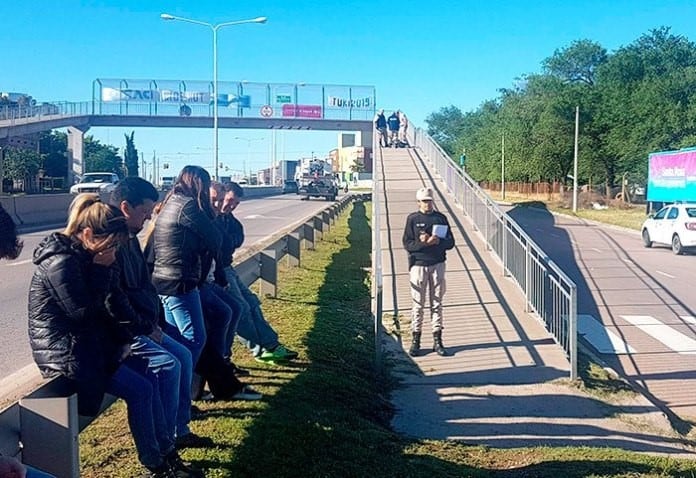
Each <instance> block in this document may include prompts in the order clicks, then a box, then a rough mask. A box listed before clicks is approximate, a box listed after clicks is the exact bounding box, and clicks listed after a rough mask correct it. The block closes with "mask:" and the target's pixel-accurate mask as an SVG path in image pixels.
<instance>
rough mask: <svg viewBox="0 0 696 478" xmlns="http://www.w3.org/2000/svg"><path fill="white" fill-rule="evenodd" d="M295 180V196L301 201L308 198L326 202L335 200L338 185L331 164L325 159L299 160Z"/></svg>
mask: <svg viewBox="0 0 696 478" xmlns="http://www.w3.org/2000/svg"><path fill="white" fill-rule="evenodd" d="M295 180H296V181H297V184H298V191H297V194H299V195H300V196H302V199H303V200H307V199H309V198H310V197H323V198H325V199H326V200H327V201H335V200H336V196H337V195H338V183H337V181H336V176H335V175H334V172H333V168H332V167H331V163H330V162H329V161H327V160H325V159H318V158H304V159H301V160H300V164H299V168H298V170H297V172H296V174H295Z"/></svg>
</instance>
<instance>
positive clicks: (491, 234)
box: [411, 128, 578, 379]
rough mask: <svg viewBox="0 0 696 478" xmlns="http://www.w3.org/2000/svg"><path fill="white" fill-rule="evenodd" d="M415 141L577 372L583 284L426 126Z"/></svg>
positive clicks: (416, 132) (575, 376)
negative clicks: (579, 301)
mask: <svg viewBox="0 0 696 478" xmlns="http://www.w3.org/2000/svg"><path fill="white" fill-rule="evenodd" d="M414 133H415V134H414V142H413V143H411V144H413V145H415V146H417V147H419V148H420V149H421V151H422V152H423V153H424V154H425V156H426V157H427V158H428V160H429V161H430V162H431V163H432V165H433V166H434V168H435V171H437V173H438V174H439V175H440V177H441V178H442V181H443V182H444V183H445V185H446V187H447V189H448V190H449V192H450V193H451V194H452V195H453V196H454V198H455V201H456V202H457V203H459V205H460V206H461V207H462V210H463V211H464V214H465V215H467V216H468V217H469V219H470V221H471V223H472V225H473V226H474V228H476V229H477V230H478V231H479V232H480V234H481V235H482V237H483V239H484V240H485V241H486V244H487V247H488V248H489V249H490V250H491V252H492V253H493V254H494V255H495V256H497V257H498V259H499V260H500V262H501V264H502V267H503V275H505V276H509V277H511V278H512V279H513V281H514V282H515V283H516V284H517V286H518V287H519V288H520V290H521V292H522V293H523V294H524V297H525V304H526V309H527V311H528V312H531V313H534V314H535V315H536V316H537V317H538V318H539V319H540V320H541V321H542V323H543V324H544V326H545V327H546V329H547V330H548V331H549V333H550V334H551V335H552V336H553V337H554V339H555V340H556V342H557V343H558V344H559V345H560V346H561V347H562V348H563V350H564V351H565V353H566V356H567V357H568V360H569V362H570V378H571V379H576V378H577V374H578V372H577V288H576V285H575V283H574V282H573V281H572V280H570V278H569V277H568V276H567V275H566V274H565V273H564V272H563V271H562V270H561V268H560V267H558V266H557V265H556V264H555V263H554V262H553V261H552V260H551V259H550V258H549V257H548V256H547V255H546V253H545V252H544V251H543V250H542V249H541V248H540V247H539V246H538V245H537V244H536V243H535V242H534V241H533V240H532V239H531V238H530V237H529V236H528V235H527V234H526V233H525V232H524V230H523V229H522V228H521V227H520V226H519V225H518V224H517V223H516V222H515V221H514V220H513V219H512V218H511V217H509V216H508V215H507V214H505V212H503V211H502V210H501V209H500V207H499V206H498V205H497V204H496V202H495V201H493V199H491V197H490V196H488V194H486V192H485V191H483V190H482V189H481V188H480V187H479V186H478V184H476V182H475V181H474V180H473V179H472V178H471V177H470V176H469V175H468V174H466V173H465V172H463V171H461V170H460V169H459V166H457V164H456V163H455V162H454V161H453V160H452V159H451V158H450V157H449V156H448V155H447V154H446V153H445V152H444V151H443V150H442V148H440V146H439V145H438V144H437V143H436V142H435V141H434V140H433V139H432V138H431V137H430V136H429V135H428V134H427V133H425V132H424V131H423V130H421V129H420V128H419V129H417V130H416V131H415V132H414Z"/></svg>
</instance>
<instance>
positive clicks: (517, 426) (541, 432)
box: [375, 148, 685, 455]
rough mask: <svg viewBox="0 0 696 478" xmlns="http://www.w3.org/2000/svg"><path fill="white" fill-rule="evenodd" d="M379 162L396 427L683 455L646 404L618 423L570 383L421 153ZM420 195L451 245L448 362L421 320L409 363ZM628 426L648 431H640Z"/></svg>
mask: <svg viewBox="0 0 696 478" xmlns="http://www.w3.org/2000/svg"><path fill="white" fill-rule="evenodd" d="M375 159H376V164H375V167H376V168H381V170H382V171H383V177H384V193H383V197H382V201H381V202H380V208H381V211H380V213H381V214H382V216H381V217H382V220H381V231H380V238H381V244H382V251H381V255H382V267H383V273H384V288H383V310H384V314H383V325H384V328H385V330H386V331H387V335H386V338H385V343H384V345H385V349H386V350H387V352H386V353H387V354H388V357H389V359H391V360H393V363H394V364H395V368H394V371H395V373H396V375H397V377H398V379H399V380H400V382H401V386H400V387H399V388H398V389H397V390H396V391H395V392H394V395H393V397H392V403H393V404H394V406H395V408H396V415H395V417H394V419H393V422H392V425H393V426H394V428H395V429H396V430H398V431H400V432H402V433H404V434H407V435H411V436H415V437H418V438H432V439H454V440H460V441H463V442H466V443H472V444H485V445H489V446H493V447H502V448H509V447H518V446H537V445H550V446H565V445H587V446H618V447H622V448H625V449H629V450H637V451H647V452H653V453H665V454H670V455H679V454H682V453H685V449H684V448H683V447H682V446H681V445H678V444H675V443H673V442H672V441H670V440H667V439H663V438H662V434H667V433H670V432H671V429H670V428H669V423H668V422H666V420H664V417H663V416H662V414H661V413H660V412H659V410H657V409H656V408H655V407H653V406H652V405H651V404H650V403H649V402H647V400H645V399H644V398H643V397H640V396H637V397H632V398H631V399H629V400H630V401H631V403H630V404H629V405H627V407H628V410H630V411H629V412H627V413H626V414H625V415H622V416H626V417H627V420H623V419H619V418H614V417H610V416H609V415H610V414H611V413H615V412H616V411H617V409H616V408H613V406H610V407H607V404H606V403H604V402H602V401H600V400H598V399H596V398H593V397H590V396H588V395H586V394H585V393H584V392H583V391H582V390H580V389H579V388H577V387H575V386H572V384H570V383H568V380H567V379H566V377H568V370H569V364H568V361H567V359H566V357H565V354H564V353H563V351H562V349H561V347H559V346H558V345H557V344H556V343H555V341H554V340H553V339H552V337H551V336H550V335H549V334H548V333H547V332H546V330H545V329H544V327H543V326H542V325H541V323H540V322H538V320H537V319H536V318H535V317H533V316H532V315H531V314H529V313H527V312H526V311H525V307H524V302H523V297H522V294H521V293H520V291H519V290H518V289H517V286H516V285H514V284H513V283H512V281H510V280H508V279H506V278H505V277H504V276H503V271H502V266H501V265H500V263H499V262H497V261H496V260H494V259H493V258H492V256H491V255H490V254H489V252H488V251H487V250H486V246H485V243H484V242H483V240H482V239H480V237H479V236H478V233H477V232H476V231H475V230H474V229H473V227H472V226H471V224H470V223H469V221H468V218H466V217H465V216H464V215H463V213H462V210H461V208H460V207H459V206H458V205H457V204H456V201H455V199H454V197H453V196H451V195H450V194H449V193H448V191H447V190H446V188H445V186H444V183H443V182H442V181H440V179H439V177H438V176H437V175H436V173H435V172H434V171H433V170H432V169H431V167H430V164H429V163H428V161H427V159H426V158H424V157H423V155H422V153H421V152H420V150H418V149H416V148H406V149H388V148H382V149H381V150H378V151H376V154H375ZM423 186H428V187H431V188H433V190H434V192H435V207H436V209H437V210H439V211H440V212H442V213H443V214H445V215H446V216H447V218H448V220H449V222H450V225H451V227H452V232H453V234H454V238H455V247H454V249H452V250H451V251H448V253H447V272H446V278H447V292H446V294H445V298H444V307H443V317H444V330H443V341H444V343H445V346H446V348H447V349H448V350H449V351H450V352H451V354H452V355H451V356H450V357H440V356H438V355H436V354H435V353H433V352H432V351H430V348H431V346H432V337H431V335H430V334H429V333H428V331H429V330H430V328H429V320H430V317H429V314H427V313H426V316H425V318H424V327H423V338H422V341H421V345H422V347H423V349H424V353H422V354H421V355H420V356H418V357H414V358H412V357H409V356H408V355H407V354H406V350H408V347H409V346H410V343H411V338H410V337H411V332H410V308H411V298H410V293H409V289H410V285H409V280H408V261H407V253H406V251H405V250H404V248H403V245H402V235H403V229H404V225H405V222H406V217H407V216H408V214H410V213H411V212H414V211H416V210H417V207H418V206H417V202H416V199H415V192H416V190H417V189H418V188H420V187H423ZM633 400H636V401H638V403H639V405H640V406H637V405H636V404H635V403H633ZM622 410H623V409H622ZM631 421H634V422H635V423H641V424H642V426H645V427H647V428H646V429H647V430H652V431H646V429H643V430H642V431H641V432H640V433H637V430H635V429H634V428H633V427H634V425H631V424H630V422H631Z"/></svg>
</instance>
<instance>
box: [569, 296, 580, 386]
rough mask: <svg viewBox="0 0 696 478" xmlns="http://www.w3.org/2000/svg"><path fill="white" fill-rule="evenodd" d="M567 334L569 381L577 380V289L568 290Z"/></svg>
mask: <svg viewBox="0 0 696 478" xmlns="http://www.w3.org/2000/svg"><path fill="white" fill-rule="evenodd" d="M568 320H569V321H570V324H568V334H569V335H570V379H571V380H576V379H577V378H578V288H577V286H576V285H575V284H572V286H571V288H570V313H569V314H568Z"/></svg>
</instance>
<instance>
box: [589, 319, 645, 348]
mask: <svg viewBox="0 0 696 478" xmlns="http://www.w3.org/2000/svg"><path fill="white" fill-rule="evenodd" d="M578 333H579V334H580V335H583V336H584V337H585V340H587V341H588V342H589V343H590V345H592V346H593V347H594V348H595V349H596V350H597V352H599V353H603V354H612V355H621V354H633V353H636V352H637V351H636V349H634V348H633V347H631V346H630V345H628V344H627V343H626V342H624V341H623V340H621V337H619V336H618V335H616V334H615V333H614V332H612V331H611V330H609V329H607V328H606V327H605V326H604V325H603V324H602V323H601V322H600V321H599V320H597V319H595V318H594V317H593V316H591V315H589V314H578Z"/></svg>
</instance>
